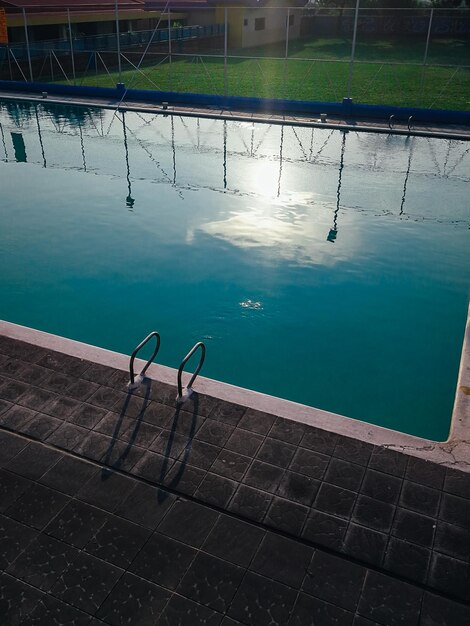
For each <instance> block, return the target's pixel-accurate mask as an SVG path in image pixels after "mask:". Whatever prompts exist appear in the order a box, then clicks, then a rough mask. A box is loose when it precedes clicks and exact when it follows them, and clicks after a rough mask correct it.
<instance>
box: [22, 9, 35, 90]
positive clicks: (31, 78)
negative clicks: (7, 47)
mask: <svg viewBox="0 0 470 626" xmlns="http://www.w3.org/2000/svg"><path fill="white" fill-rule="evenodd" d="M23 24H24V35H25V37H26V52H27V54H28V63H29V79H30V81H31V82H33V66H32V65H31V51H30V49H29V36H28V24H27V22H26V11H25V9H23Z"/></svg>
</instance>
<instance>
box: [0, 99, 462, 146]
mask: <svg viewBox="0 0 470 626" xmlns="http://www.w3.org/2000/svg"><path fill="white" fill-rule="evenodd" d="M0 99H2V100H5V101H7V102H8V101H12V102H18V101H25V102H32V103H35V104H38V103H39V104H52V105H59V106H78V107H91V108H100V109H108V110H111V111H115V112H116V111H125V112H131V113H132V112H137V113H149V114H152V115H155V114H158V115H163V116H164V117H166V116H168V115H178V116H179V115H183V116H185V117H197V118H206V119H220V120H226V121H231V122H244V123H245V122H246V123H259V124H273V125H286V124H287V125H291V126H301V127H306V128H324V129H329V130H340V131H343V132H349V131H354V132H366V133H378V134H386V135H390V134H392V135H402V136H405V137H412V136H413V137H433V138H438V139H452V140H457V141H470V131H469V127H468V126H465V127H463V126H461V127H460V128H459V129H454V131H450V130H443V129H442V128H446V127H445V126H444V127H443V126H439V125H436V124H434V125H431V127H429V128H427V127H425V126H422V127H421V128H418V127H417V126H416V125H415V126H412V127H408V124H407V122H406V120H401V122H398V121H397V122H396V124H395V125H394V126H390V125H388V124H387V120H376V119H370V118H361V119H359V118H354V117H353V118H351V117H345V116H335V115H334V114H332V115H331V116H330V117H329V118H328V121H326V122H322V121H321V120H319V119H318V116H313V117H309V116H298V115H297V116H296V115H295V114H294V113H290V114H289V113H275V112H274V113H267V112H250V111H238V110H231V109H227V108H218V107H217V108H214V107H210V106H208V107H202V106H200V107H199V106H192V107H190V106H189V105H175V104H172V105H165V106H164V107H163V106H162V104H161V103H156V102H154V103H151V102H147V101H144V100H142V101H122V102H121V101H120V100H108V99H104V98H102V97H101V98H100V97H98V96H94V97H92V96H75V97H72V96H66V95H62V96H60V95H58V96H54V95H50V94H48V96H47V98H43V97H42V95H41V94H40V93H39V94H36V93H33V94H31V93H28V92H15V91H13V92H11V93H9V92H7V91H2V90H1V87H0ZM399 124H400V125H399Z"/></svg>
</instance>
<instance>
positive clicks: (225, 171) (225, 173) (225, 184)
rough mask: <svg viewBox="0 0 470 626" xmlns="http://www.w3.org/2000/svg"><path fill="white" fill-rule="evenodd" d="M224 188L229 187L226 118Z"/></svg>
mask: <svg viewBox="0 0 470 626" xmlns="http://www.w3.org/2000/svg"><path fill="white" fill-rule="evenodd" d="M224 189H227V120H224Z"/></svg>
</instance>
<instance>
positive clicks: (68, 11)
mask: <svg viewBox="0 0 470 626" xmlns="http://www.w3.org/2000/svg"><path fill="white" fill-rule="evenodd" d="M67 19H68V22H69V39H70V54H71V57H72V76H73V84H74V85H75V59H74V54H73V40H72V24H71V23H70V9H67Z"/></svg>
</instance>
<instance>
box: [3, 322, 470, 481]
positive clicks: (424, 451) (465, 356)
mask: <svg viewBox="0 0 470 626" xmlns="http://www.w3.org/2000/svg"><path fill="white" fill-rule="evenodd" d="M0 335H3V336H5V337H9V338H11V339H16V340H18V341H24V342H26V343H29V344H32V345H36V346H39V347H42V348H45V349H49V350H53V351H56V352H60V353H63V354H67V355H69V356H72V357H75V358H79V359H84V360H87V361H90V362H92V363H97V364H99V365H104V366H108V367H111V368H114V369H117V370H122V371H127V370H128V367H129V356H127V355H124V354H120V353H117V352H112V351H110V350H106V349H104V348H99V347H97V346H92V345H89V344H85V343H82V342H79V341H75V340H72V339H67V338H65V337H60V336H58V335H53V334H50V333H46V332H43V331H40V330H35V329H33V328H29V327H26V326H21V325H18V324H14V323H12V322H7V321H3V320H0ZM143 365H144V361H140V360H139V359H137V365H136V369H138V367H139V366H143ZM148 375H149V376H150V378H152V379H153V380H155V381H157V382H162V383H167V384H172V385H175V384H176V370H175V369H173V368H170V367H167V366H164V365H158V364H152V365H151V366H150V368H149V369H148ZM187 379H189V375H188V378H187ZM194 387H195V390H196V391H198V392H199V393H203V394H207V395H209V396H212V397H214V398H217V399H220V400H223V401H228V402H232V403H235V404H239V405H242V406H245V407H247V408H251V409H255V410H257V411H262V412H264V413H269V414H272V415H276V416H279V417H283V418H286V419H289V420H292V421H295V422H300V423H302V424H307V425H309V426H314V427H317V428H319V429H322V430H325V431H330V432H333V433H335V434H338V435H343V436H346V437H350V438H353V439H357V440H360V441H364V442H367V443H370V444H373V445H375V446H379V447H383V448H389V449H392V450H397V451H400V452H403V453H406V454H407V455H410V456H413V457H417V458H421V459H424V460H426V461H430V462H433V463H437V464H440V465H444V466H446V467H454V468H456V469H459V470H461V471H465V472H469V473H470V315H469V316H468V318H467V326H466V331H465V339H464V344H463V349H462V358H461V364H460V372H459V379H458V383H457V392H456V399H455V403H454V410H453V413H452V420H451V427H450V436H449V438H448V440H447V441H444V442H435V441H432V440H429V439H424V438H420V437H416V436H414V435H408V434H406V433H400V432H398V431H394V430H390V429H387V428H383V427H381V426H376V425H374V424H368V423H366V422H362V421H360V420H356V419H352V418H349V417H345V416H342V415H338V414H335V413H330V412H328V411H324V410H322V409H317V408H314V407H309V406H306V405H302V404H298V403H296V402H292V401H289V400H284V399H282V398H277V397H274V396H269V395H267V394H263V393H260V392H256V391H252V390H250V389H244V388H241V387H236V386H234V385H230V384H228V383H223V382H219V381H216V380H212V379H209V378H204V377H202V376H200V377H198V379H197V381H196V383H195V386H194Z"/></svg>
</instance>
